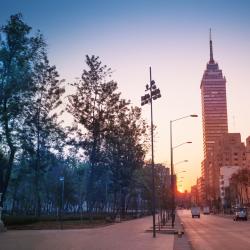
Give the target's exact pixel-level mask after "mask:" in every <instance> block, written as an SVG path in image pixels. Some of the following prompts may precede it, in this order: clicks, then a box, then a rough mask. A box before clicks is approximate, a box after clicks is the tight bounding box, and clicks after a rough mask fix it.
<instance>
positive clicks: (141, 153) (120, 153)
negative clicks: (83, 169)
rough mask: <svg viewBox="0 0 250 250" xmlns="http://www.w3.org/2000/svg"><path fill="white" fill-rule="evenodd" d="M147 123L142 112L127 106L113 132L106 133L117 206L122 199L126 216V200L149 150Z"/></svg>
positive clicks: (118, 114)
mask: <svg viewBox="0 0 250 250" xmlns="http://www.w3.org/2000/svg"><path fill="white" fill-rule="evenodd" d="M147 130H148V126H147V124H146V122H145V121H144V120H143V119H142V118H141V109H140V108H138V107H127V106H124V107H123V109H122V110H119V111H118V112H117V115H116V116H115V119H114V120H113V124H112V129H110V130H109V131H108V132H107V133H106V144H107V145H106V148H107V158H108V161H109V165H110V169H111V172H112V183H113V192H114V197H115V198H114V199H115V201H114V203H117V200H116V198H117V195H119V197H120V202H119V203H120V204H119V207H120V208H121V212H122V215H124V213H125V200H126V196H127V195H128V192H129V189H130V191H131V188H133V187H134V188H135V185H133V183H132V180H133V178H132V177H133V174H134V171H135V170H136V169H139V168H142V167H143V164H144V157H145V154H146V151H147V147H146V145H147V141H148V136H147Z"/></svg>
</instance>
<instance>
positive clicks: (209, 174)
mask: <svg viewBox="0 0 250 250" xmlns="http://www.w3.org/2000/svg"><path fill="white" fill-rule="evenodd" d="M209 44H210V59H209V62H208V63H207V68H206V70H205V71H204V74H203V77H202V81H201V85H200V89H201V101H202V125H203V150H204V160H203V162H202V177H203V180H204V188H205V190H203V192H204V193H206V195H207V198H208V199H210V197H211V196H214V190H213V188H214V186H215V179H214V169H213V165H212V159H213V152H214V144H215V142H216V140H217V139H218V138H219V137H221V136H222V135H223V134H225V133H227V132H228V120H227V99H226V79H225V77H224V76H223V74H222V70H220V69H219V66H218V63H216V62H215V61H214V58H213V44H212V38H211V33H210V41H209Z"/></svg>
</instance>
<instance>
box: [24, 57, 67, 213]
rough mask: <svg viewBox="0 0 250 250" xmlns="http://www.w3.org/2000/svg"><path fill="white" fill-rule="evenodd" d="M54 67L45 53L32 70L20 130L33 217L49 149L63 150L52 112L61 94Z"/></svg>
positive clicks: (62, 137)
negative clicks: (28, 168)
mask: <svg viewBox="0 0 250 250" xmlns="http://www.w3.org/2000/svg"><path fill="white" fill-rule="evenodd" d="M58 77H59V74H58V72H57V71H56V67H55V66H50V65H49V61H48V58H47V55H46V53H44V54H43V57H42V58H41V60H40V61H39V62H38V63H37V64H36V65H35V67H34V76H33V82H34V84H33V96H32V98H31V99H30V103H29V105H28V107H26V108H25V113H26V118H25V120H24V124H23V126H24V129H23V137H22V139H23V140H22V143H23V145H22V146H23V150H26V151H28V152H29V157H30V160H31V167H32V168H33V170H34V173H35V176H34V187H35V193H36V207H37V209H36V210H37V215H38V216H40V212H41V211H40V210H41V198H40V187H41V183H40V182H41V176H42V175H43V173H44V172H45V170H46V167H48V164H47V159H48V157H47V156H48V152H49V151H51V150H52V149H53V150H54V151H56V150H57V151H58V152H61V151H62V150H63V141H64V140H63V139H64V138H65V135H64V132H63V129H62V128H61V127H60V124H59V123H58V121H57V117H58V115H57V113H56V112H55V110H56V109H58V107H59V106H60V105H61V103H62V101H61V96H62V94H63V93H64V92H65V89H64V87H62V86H61V85H62V83H63V81H59V80H58Z"/></svg>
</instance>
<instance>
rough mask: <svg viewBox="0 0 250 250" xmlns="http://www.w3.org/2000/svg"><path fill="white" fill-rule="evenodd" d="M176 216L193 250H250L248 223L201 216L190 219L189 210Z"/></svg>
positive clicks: (227, 218) (225, 218) (214, 216)
mask: <svg viewBox="0 0 250 250" xmlns="http://www.w3.org/2000/svg"><path fill="white" fill-rule="evenodd" d="M178 215H179V216H180V219H181V221H182V223H183V224H184V228H185V233H186V234H187V236H188V240H189V241H190V243H191V245H192V248H193V249H194V250H224V249H225V250H249V249H250V221H233V219H232V218H230V217H221V216H218V215H203V214H201V217H200V219H198V218H192V216H191V212H190V210H179V211H178Z"/></svg>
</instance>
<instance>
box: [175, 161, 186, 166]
mask: <svg viewBox="0 0 250 250" xmlns="http://www.w3.org/2000/svg"><path fill="white" fill-rule="evenodd" d="M184 162H188V160H183V161H178V162H176V163H174V166H176V165H178V164H181V163H184Z"/></svg>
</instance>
